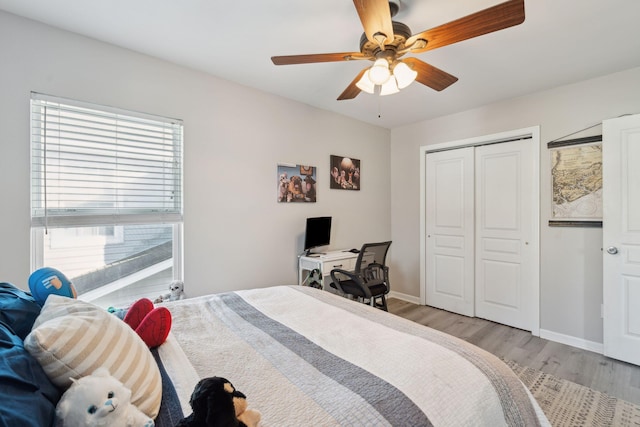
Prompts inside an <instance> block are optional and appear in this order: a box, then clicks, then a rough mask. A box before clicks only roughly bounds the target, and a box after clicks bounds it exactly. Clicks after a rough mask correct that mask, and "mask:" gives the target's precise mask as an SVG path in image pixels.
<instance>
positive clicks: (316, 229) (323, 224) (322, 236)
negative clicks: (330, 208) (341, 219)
mask: <svg viewBox="0 0 640 427" xmlns="http://www.w3.org/2000/svg"><path fill="white" fill-rule="evenodd" d="M330 241H331V217H330V216H320V217H314V218H307V224H306V228H305V232H304V250H305V255H309V254H310V253H311V249H314V248H317V247H320V246H328V245H329V243H330Z"/></svg>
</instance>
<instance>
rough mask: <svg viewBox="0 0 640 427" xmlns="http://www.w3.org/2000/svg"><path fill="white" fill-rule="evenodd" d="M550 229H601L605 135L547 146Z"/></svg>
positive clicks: (553, 143)
mask: <svg viewBox="0 0 640 427" xmlns="http://www.w3.org/2000/svg"><path fill="white" fill-rule="evenodd" d="M547 147H548V148H550V149H551V150H550V155H551V195H552V201H551V208H552V213H551V218H552V219H551V220H550V221H549V225H550V226H565V227H567V226H568V227H571V226H573V227H602V135H597V136H589V137H585V138H578V139H571V140H565V141H556V142H552V143H549V144H547Z"/></svg>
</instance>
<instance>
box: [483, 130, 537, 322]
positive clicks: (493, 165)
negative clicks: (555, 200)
mask: <svg viewBox="0 0 640 427" xmlns="http://www.w3.org/2000/svg"><path fill="white" fill-rule="evenodd" d="M532 150H533V144H531V142H530V141H529V140H521V141H513V142H508V143H502V144H493V145H484V146H480V147H476V152H475V159H476V167H475V172H476V178H475V182H476V187H475V188H476V191H475V199H476V223H475V233H476V250H475V254H476V258H475V259H476V262H475V265H476V275H475V309H476V316H478V317H482V318H484V319H489V320H492V321H495V322H498V323H502V324H505V325H510V326H514V327H516V328H520V329H525V330H528V331H530V330H532V327H533V325H532V301H533V299H534V295H533V294H532V292H533V289H534V286H536V284H535V283H533V278H534V276H535V275H534V274H532V269H533V268H534V265H533V264H534V263H533V261H532V253H531V252H532V249H531V248H533V247H535V246H536V245H530V242H531V241H532V240H531V239H533V238H534V236H533V234H534V228H533V226H532V224H533V218H532V212H533V208H534V206H535V205H534V203H535V201H534V200H533V197H534V189H533V188H532V186H533V184H532V182H533V181H532V179H531V177H532V176H533V172H534V171H533V162H532V161H531V159H532V156H533V152H532Z"/></svg>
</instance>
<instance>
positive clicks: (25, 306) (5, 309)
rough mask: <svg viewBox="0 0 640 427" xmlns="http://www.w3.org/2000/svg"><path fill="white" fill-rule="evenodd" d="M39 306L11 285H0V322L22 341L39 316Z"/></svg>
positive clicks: (30, 297) (29, 296)
mask: <svg viewBox="0 0 640 427" xmlns="http://www.w3.org/2000/svg"><path fill="white" fill-rule="evenodd" d="M40 309H41V307H40V305H39V304H38V303H37V302H36V300H35V299H34V298H33V297H32V296H31V295H29V294H28V293H26V292H24V291H22V290H20V289H18V288H16V287H15V286H13V285H12V284H11V283H0V322H3V323H4V324H5V326H8V327H9V328H11V330H12V331H13V332H14V333H15V334H16V335H17V336H18V337H20V339H21V340H24V339H25V337H26V336H27V335H29V332H31V328H32V327H33V322H35V321H36V317H38V315H39V314H40Z"/></svg>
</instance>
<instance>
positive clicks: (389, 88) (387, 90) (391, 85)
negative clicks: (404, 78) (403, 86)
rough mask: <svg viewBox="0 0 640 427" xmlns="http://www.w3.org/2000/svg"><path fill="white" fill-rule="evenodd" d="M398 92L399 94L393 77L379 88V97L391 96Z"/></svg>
mask: <svg viewBox="0 0 640 427" xmlns="http://www.w3.org/2000/svg"><path fill="white" fill-rule="evenodd" d="M398 92H400V89H398V84H397V83H396V78H395V77H393V76H391V78H390V79H389V80H387V81H386V82H385V83H384V84H383V85H381V86H380V96H385V95H393V94H394V93H398Z"/></svg>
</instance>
